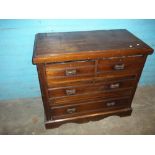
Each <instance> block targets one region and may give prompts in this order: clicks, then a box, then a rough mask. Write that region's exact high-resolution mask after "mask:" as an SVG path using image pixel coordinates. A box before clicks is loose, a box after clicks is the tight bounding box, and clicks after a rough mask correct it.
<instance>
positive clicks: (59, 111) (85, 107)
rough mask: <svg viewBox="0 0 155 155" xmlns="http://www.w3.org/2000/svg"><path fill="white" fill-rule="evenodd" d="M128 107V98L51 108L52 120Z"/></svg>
mask: <svg viewBox="0 0 155 155" xmlns="http://www.w3.org/2000/svg"><path fill="white" fill-rule="evenodd" d="M129 106H130V98H119V99H110V100H100V101H96V102H87V103H85V104H79V105H74V106H73V105H72V106H59V107H51V113H52V116H53V118H63V117H69V116H75V115H81V114H84V113H89V112H95V111H101V110H102V111H110V110H115V109H118V108H123V107H124V108H125V107H129Z"/></svg>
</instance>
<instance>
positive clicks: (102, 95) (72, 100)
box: [49, 88, 133, 106]
mask: <svg viewBox="0 0 155 155" xmlns="http://www.w3.org/2000/svg"><path fill="white" fill-rule="evenodd" d="M132 93H133V89H132V88H127V89H122V90H117V91H106V92H99V91H97V92H94V93H92V94H80V95H74V96H64V97H61V98H51V99H50V100H49V104H50V105H51V106H52V105H58V106H59V105H72V104H76V103H82V102H87V101H97V100H100V99H108V98H112V97H124V96H131V94H132Z"/></svg>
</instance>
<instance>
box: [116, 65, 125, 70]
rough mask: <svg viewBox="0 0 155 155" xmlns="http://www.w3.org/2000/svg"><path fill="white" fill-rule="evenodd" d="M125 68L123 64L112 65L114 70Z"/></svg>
mask: <svg viewBox="0 0 155 155" xmlns="http://www.w3.org/2000/svg"><path fill="white" fill-rule="evenodd" d="M124 68H125V65H124V64H116V65H115V66H114V69H115V70H123V69H124Z"/></svg>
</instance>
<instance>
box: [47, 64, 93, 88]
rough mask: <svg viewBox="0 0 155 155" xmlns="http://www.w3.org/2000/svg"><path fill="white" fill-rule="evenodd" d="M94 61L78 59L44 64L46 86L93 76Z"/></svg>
mask: <svg viewBox="0 0 155 155" xmlns="http://www.w3.org/2000/svg"><path fill="white" fill-rule="evenodd" d="M94 63H95V62H94V61H78V62H76V61H75V62H67V63H59V64H46V76H47V83H48V86H49V87H50V85H52V83H53V84H55V83H59V82H64V81H66V82H69V81H78V80H82V79H83V80H84V79H87V78H91V77H92V78H93V77H94V74H95V67H94Z"/></svg>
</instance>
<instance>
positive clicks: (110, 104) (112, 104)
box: [106, 102, 116, 107]
mask: <svg viewBox="0 0 155 155" xmlns="http://www.w3.org/2000/svg"><path fill="white" fill-rule="evenodd" d="M106 105H107V106H108V107H110V106H114V105H116V102H107V103H106Z"/></svg>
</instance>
